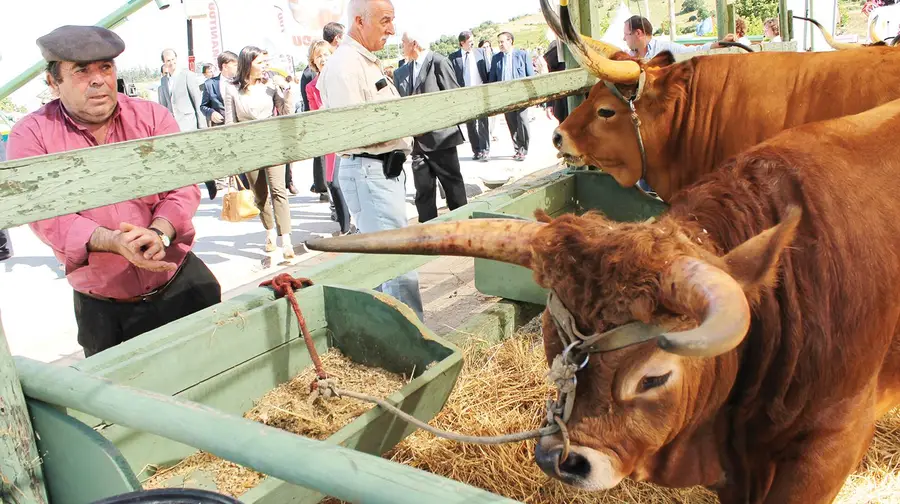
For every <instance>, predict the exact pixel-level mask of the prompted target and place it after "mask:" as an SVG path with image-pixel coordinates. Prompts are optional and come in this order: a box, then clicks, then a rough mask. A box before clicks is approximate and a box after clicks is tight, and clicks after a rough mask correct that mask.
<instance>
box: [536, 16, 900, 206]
mask: <svg viewBox="0 0 900 504" xmlns="http://www.w3.org/2000/svg"><path fill="white" fill-rule="evenodd" d="M541 8H542V9H543V11H544V16H545V18H546V19H547V21H548V23H549V24H550V26H551V27H552V28H553V29H554V31H556V32H557V33H558V34H559V37H560V40H562V41H565V42H566V43H568V44H569V47H570V48H571V49H572V52H573V54H575V55H576V57H577V58H578V59H579V60H580V61H581V63H582V66H584V67H585V68H586V69H587V70H589V71H590V72H591V73H592V74H594V75H596V76H598V77H599V78H600V79H602V80H604V81H606V82H609V83H610V84H609V87H608V86H607V84H606V82H600V83H598V84H596V85H595V86H594V87H593V89H591V92H590V94H589V96H588V98H587V100H585V102H584V103H582V104H581V105H579V106H578V107H577V108H576V109H575V110H573V111H572V113H571V114H570V115H569V116H568V118H567V119H566V120H565V121H563V123H562V124H560V126H559V127H558V128H557V130H556V132H555V133H554V136H553V143H554V145H555V146H556V147H557V148H558V149H559V151H560V155H561V156H563V157H565V158H566V160H567V161H568V162H569V163H571V164H573V165H576V166H583V165H593V166H596V167H598V168H600V169H602V170H603V171H605V172H607V173H609V174H610V175H612V176H613V177H614V178H615V179H616V181H617V182H618V183H619V184H620V185H621V186H623V187H632V186H634V185H635V183H637V181H638V180H639V179H640V178H641V177H642V174H643V177H644V179H645V180H646V181H647V182H648V183H649V185H650V187H652V188H653V190H654V191H656V193H657V194H658V195H659V196H660V197H661V198H662V199H664V200H668V199H669V198H670V197H671V196H672V195H673V194H675V193H676V192H677V191H678V190H679V189H681V188H684V187H686V186H688V185H690V184H691V183H693V182H694V181H696V180H697V179H698V178H699V177H700V176H701V175H703V174H705V173H709V172H711V171H712V170H713V169H714V168H716V167H717V166H719V165H720V164H721V163H722V162H723V161H725V160H726V159H728V158H730V157H731V156H734V155H736V154H738V153H739V152H742V151H744V150H745V149H747V148H749V147H751V146H753V145H756V144H757V143H759V142H762V141H763V140H766V139H768V138H771V137H772V136H774V135H775V134H776V133H778V132H780V131H782V130H784V129H787V128H790V127H792V126H797V125H800V124H805V123H808V122H813V121H819V120H823V119H830V118H834V117H841V116H844V115H848V114H855V113H858V112H862V111H864V110H868V109H870V108H872V107H875V106H877V105H879V104H883V103H886V102H888V101H891V100H894V99H897V98H900V86H884V85H873V84H872V83H876V82H897V81H900V52H898V51H896V50H895V49H893V48H891V47H883V46H882V47H866V48H862V49H858V50H854V51H829V52H815V53H797V52H757V53H753V54H721V55H714V56H697V57H694V58H692V59H689V60H686V61H682V62H679V63H674V60H673V59H672V56H671V54H669V53H668V52H666V53H661V54H659V55H657V56H656V57H655V58H653V59H652V60H650V61H648V62H640V63H639V62H638V61H637V60H636V59H634V58H631V57H629V56H628V55H627V54H626V53H624V52H621V51H619V50H618V48H616V47H613V46H610V45H607V44H604V43H602V42H598V41H595V40H591V39H589V38H587V37H584V36H581V35H578V34H577V33H576V32H575V29H574V28H573V27H572V25H571V22H570V21H568V17H567V15H566V14H567V13H568V11H567V8H563V10H562V14H563V17H564V18H565V19H563V21H566V22H565V23H562V22H561V21H560V18H559V17H558V16H557V14H556V13H555V12H554V11H553V10H552V9H551V7H550V6H549V4H548V2H547V0H541ZM610 58H611V59H610ZM641 81H643V82H642V83H641ZM614 92H616V93H619V94H620V96H618V97H617V96H616V95H615V94H613V93H614ZM635 96H636V99H635V100H634V101H633V105H634V110H635V112H636V118H637V119H638V120H639V124H640V127H639V131H640V138H641V139H642V141H643V145H644V149H645V151H646V164H644V163H642V159H641V154H640V149H639V142H638V135H637V134H636V128H635V121H633V119H632V117H633V116H632V114H631V110H630V108H629V104H628V100H629V99H630V98H632V97H635Z"/></svg>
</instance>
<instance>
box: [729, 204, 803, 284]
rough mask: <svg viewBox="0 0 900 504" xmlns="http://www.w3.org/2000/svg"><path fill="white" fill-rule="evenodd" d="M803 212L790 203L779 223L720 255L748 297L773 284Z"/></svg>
mask: <svg viewBox="0 0 900 504" xmlns="http://www.w3.org/2000/svg"><path fill="white" fill-rule="evenodd" d="M802 214H803V212H802V211H801V210H800V207H798V206H795V205H791V206H790V207H788V210H787V213H786V215H785V217H784V219H783V220H782V221H781V222H780V223H779V224H777V225H775V226H772V227H770V228H769V229H767V230H765V231H763V232H762V233H759V234H758V235H756V236H754V237H753V238H750V239H749V240H747V241H745V242H744V243H742V244H740V245H738V246H737V247H736V248H735V249H733V250H732V251H731V252H729V253H728V254H727V255H725V257H724V258H723V259H724V261H725V264H726V267H727V269H728V273H729V274H730V275H731V276H732V277H733V278H734V279H735V280H737V281H738V283H740V284H741V286H742V287H743V288H744V292H745V293H747V296H748V298H751V299H753V298H756V297H757V295H758V294H759V292H760V291H761V290H762V289H764V288H767V287H773V286H774V285H775V284H776V282H777V275H776V274H777V272H778V259H779V258H780V257H781V253H782V251H784V249H785V247H787V246H788V245H789V244H790V243H791V241H793V239H794V235H795V234H796V231H797V226H798V225H799V224H800V218H801V217H802Z"/></svg>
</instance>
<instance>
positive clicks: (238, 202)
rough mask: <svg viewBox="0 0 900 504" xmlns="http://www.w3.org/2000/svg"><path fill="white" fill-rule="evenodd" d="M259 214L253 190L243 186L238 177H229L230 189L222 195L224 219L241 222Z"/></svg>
mask: <svg viewBox="0 0 900 504" xmlns="http://www.w3.org/2000/svg"><path fill="white" fill-rule="evenodd" d="M257 215H259V208H257V207H256V198H255V196H254V195H253V191H251V190H250V189H247V188H245V187H243V184H241V181H240V179H239V178H238V177H235V176H231V177H228V189H227V192H226V193H225V195H224V196H223V197H222V220H224V221H228V222H241V221H245V220H247V219H252V218H253V217H256V216H257Z"/></svg>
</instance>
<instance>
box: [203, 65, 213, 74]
mask: <svg viewBox="0 0 900 504" xmlns="http://www.w3.org/2000/svg"><path fill="white" fill-rule="evenodd" d="M212 69H213V66H212V63H204V64H203V67H202V68H201V69H200V73H206V71H207V70H212Z"/></svg>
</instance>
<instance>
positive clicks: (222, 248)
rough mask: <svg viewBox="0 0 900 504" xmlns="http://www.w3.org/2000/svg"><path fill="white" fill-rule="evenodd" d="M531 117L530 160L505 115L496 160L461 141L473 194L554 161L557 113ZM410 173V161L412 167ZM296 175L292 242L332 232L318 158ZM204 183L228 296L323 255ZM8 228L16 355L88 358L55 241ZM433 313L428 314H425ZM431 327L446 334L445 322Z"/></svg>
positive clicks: (6, 269) (211, 258)
mask: <svg viewBox="0 0 900 504" xmlns="http://www.w3.org/2000/svg"><path fill="white" fill-rule="evenodd" d="M532 116H533V118H534V120H533V122H532V123H531V148H530V152H529V155H528V158H527V159H526V160H525V161H524V162H516V161H513V160H512V154H513V148H512V142H511V140H510V137H509V133H508V130H507V128H506V124H505V122H504V120H503V117H502V116H500V117H497V120H496V123H495V131H494V135H495V136H496V137H497V138H498V141H495V142H492V146H491V154H492V159H491V161H490V162H488V163H481V162H477V161H472V159H471V156H472V151H471V148H470V146H469V145H468V144H464V145H461V146H460V147H459V154H460V161H461V165H462V171H463V176H464V178H465V180H466V185H467V188H468V189H469V194H470V195H472V194H473V193H474V194H478V193H481V192H483V191H485V190H487V188H486V187H485V185H484V180H488V181H490V180H498V179H500V180H502V179H507V178H509V179H510V180H516V179H518V178H521V177H522V176H525V175H527V174H529V173H532V172H535V171H537V170H540V169H543V168H547V167H548V166H551V165H554V164H556V162H557V158H556V150H555V149H553V147H552V145H551V144H550V134H551V132H552V131H553V128H554V127H555V126H556V125H557V122H556V120H555V119H548V118H547V117H546V115H545V114H544V112H543V110H542V109H532ZM464 129H465V128H464ZM409 173H410V171H409V167H408V166H407V174H409ZM293 176H294V182H295V185H296V186H297V188H298V189H300V191H301V192H300V194H298V195H297V196H291V198H290V201H291V218H292V219H291V224H292V227H293V234H292V239H293V242H294V244H295V245H296V244H301V243H302V242H303V241H304V240H306V239H308V238H309V237H310V236H317V235H323V236H330V235H331V234H332V233H333V232H335V231H337V230H338V225H337V223H335V222H332V221H331V219H330V217H329V214H330V212H329V208H328V203H320V202H319V201H318V196H317V195H314V194H312V193H310V192H309V191H308V189H309V187H310V185H311V184H312V162H311V161H304V162H299V163H295V164H294V168H293ZM201 188H202V189H201V192H202V194H203V199H202V201H201V204H200V208H199V210H198V211H197V214H196V216H195V217H194V226H195V227H196V229H197V243H196V245H195V247H194V252H195V253H196V254H197V255H198V256H199V257H200V258H201V259H203V261H204V262H205V263H206V264H207V265H208V266H209V268H210V269H211V270H212V272H213V274H215V275H216V277H217V278H218V280H219V283H220V284H221V285H222V291H223V293H224V295H223V297H225V298H229V297H231V296H233V295H236V294H237V293H238V292H240V291H242V290H246V289H247V288H248V287H250V286H252V285H254V284H256V283H258V282H259V281H260V280H261V279H265V278H271V277H272V276H274V275H275V274H276V273H278V272H279V271H280V270H282V269H284V268H285V267H288V266H291V265H296V264H298V263H300V262H303V261H307V260H311V259H313V258H314V257H315V256H317V255H319V254H318V253H317V252H308V251H305V249H302V246H301V247H299V248H298V251H297V253H298V255H297V258H295V259H294V260H293V261H291V262H290V263H286V262H284V260H283V258H282V256H281V252H280V251H277V252H275V253H272V254H267V253H265V252H264V251H263V245H264V241H265V233H264V231H263V228H262V225H261V224H260V222H259V220H258V219H253V220H250V221H247V222H241V223H230V222H225V221H223V220H221V219H220V218H219V213H220V211H221V205H222V197H221V196H218V197H217V198H216V199H215V200H213V201H210V200H209V198H208V197H207V196H206V189H205V186H203V185H202V184H201ZM414 195H415V188H414V186H413V183H412V177H408V178H407V214H408V216H409V217H410V218H414V217H415V216H416V209H415V206H414V205H413V197H414ZM438 197H440V194H438ZM443 204H444V202H443V200H439V203H438V206H439V207H440V206H441V205H443ZM10 234H11V236H12V242H13V249H14V252H15V256H14V257H13V258H11V259H9V260H7V261H4V262H0V313H2V323H3V328H4V330H5V333H6V338H7V340H8V342H9V345H10V349H11V351H12V353H13V355H23V356H27V357H30V358H33V359H36V360H40V361H43V362H58V363H65V362H71V361H72V360H77V359H79V358H82V356H81V347H80V346H79V345H78V343H77V341H76V333H77V330H76V325H75V317H74V314H73V311H72V289H71V287H69V284H68V282H67V281H66V280H65V277H64V276H63V273H62V271H60V269H59V267H58V266H59V265H58V262H57V260H56V258H55V257H54V256H53V254H52V252H51V251H50V248H49V247H47V246H45V245H44V244H43V243H41V242H40V241H39V240H38V239H37V237H36V236H35V235H34V234H33V233H32V232H31V230H30V229H29V228H28V227H27V226H20V227H18V228H14V229H12V230H10ZM457 266H458V267H461V268H462V270H461V271H459V272H457V273H456V274H457V275H458V274H460V273H462V274H463V275H465V274H466V273H464V272H463V271H465V270H468V269H469V268H468V267H464V266H463V264H462V263H458V264H457ZM465 266H468V264H466V265H465ZM448 275H454V272H453V271H450V270H448V271H447V273H446V274H445V275H442V273H441V272H440V271H430V272H429V274H428V275H424V276H423V278H422V279H421V281H422V288H423V297H424V298H425V301H426V302H429V301H437V300H438V298H437V297H435V296H436V294H437V293H438V292H439V291H443V290H444V288H440V289H436V290H435V291H434V292H428V289H429V288H430V286H438V285H441V284H444V285H445V288H446V282H445V280H446V278H444V277H446V276H448ZM463 280H464V279H461V280H460V281H461V282H463ZM469 280H471V279H469ZM463 283H468V282H463ZM432 298H433V299H432ZM428 308H429V309H430V308H431V307H428ZM439 308H440V307H437V308H436V309H439ZM429 318H430V317H429V316H428V315H426V321H428V319H429ZM433 329H435V330H436V331H438V332H440V333H443V332H446V329H447V328H446V327H443V328H439V327H434V328H433Z"/></svg>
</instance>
